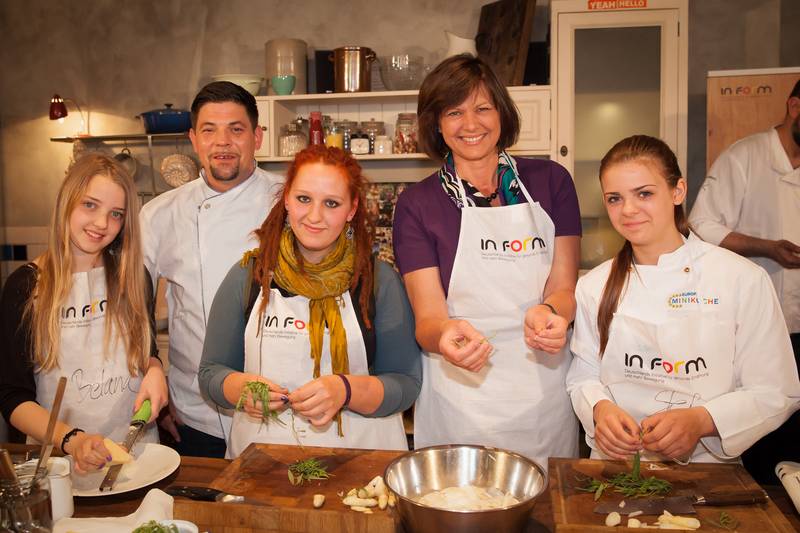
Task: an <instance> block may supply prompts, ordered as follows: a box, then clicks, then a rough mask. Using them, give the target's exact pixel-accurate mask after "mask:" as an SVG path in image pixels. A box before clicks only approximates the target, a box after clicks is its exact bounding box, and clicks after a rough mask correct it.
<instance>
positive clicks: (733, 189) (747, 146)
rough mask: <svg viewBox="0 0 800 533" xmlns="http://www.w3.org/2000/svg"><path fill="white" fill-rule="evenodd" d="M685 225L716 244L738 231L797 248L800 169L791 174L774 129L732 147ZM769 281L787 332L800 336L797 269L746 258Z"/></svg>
mask: <svg viewBox="0 0 800 533" xmlns="http://www.w3.org/2000/svg"><path fill="white" fill-rule="evenodd" d="M689 221H690V223H691V225H692V229H693V230H694V231H696V232H697V234H698V235H699V236H700V237H702V238H703V239H704V240H706V241H708V242H710V243H712V244H719V243H720V242H721V241H722V240H723V239H724V238H725V236H726V235H728V233H730V232H732V231H736V232H738V233H742V234H744V235H749V236H751V237H759V238H762V239H771V240H778V239H787V240H789V241H791V242H793V243H795V244H798V245H800V168H796V169H793V168H792V165H791V162H790V161H789V156H788V155H787V154H786V150H785V149H784V148H783V145H782V144H781V141H780V139H779V137H778V132H777V131H776V130H775V129H774V128H772V129H770V130H768V131H765V132H761V133H757V134H755V135H751V136H749V137H745V138H744V139H742V140H740V141H738V142H736V143H734V144H733V145H732V146H730V147H729V148H728V149H727V150H725V151H724V152H722V154H721V155H720V156H719V158H717V160H716V161H715V162H714V164H713V165H712V166H711V170H709V172H708V177H707V178H706V180H705V182H704V183H703V187H702V188H701V189H700V192H699V193H698V195H697V200H696V201H695V203H694V207H693V208H692V212H691V215H690V216H689ZM750 259H751V260H752V261H754V262H755V263H756V264H758V265H760V266H762V267H764V269H765V270H766V271H767V272H768V273H769V275H770V278H772V283H773V284H774V285H775V291H776V292H777V293H778V298H779V299H780V301H781V306H782V308H783V314H784V316H785V318H786V324H787V326H788V327H789V332H790V333H800V269H786V268H783V267H781V266H780V265H779V264H778V263H776V262H775V261H773V260H772V259H769V258H766V257H752V258H750Z"/></svg>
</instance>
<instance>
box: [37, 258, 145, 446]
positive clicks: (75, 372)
mask: <svg viewBox="0 0 800 533" xmlns="http://www.w3.org/2000/svg"><path fill="white" fill-rule="evenodd" d="M105 310H106V275H105V268H103V267H100V268H95V269H92V270H91V271H89V272H78V273H75V274H73V275H72V290H71V291H70V293H69V297H68V298H67V301H66V302H65V303H64V307H63V308H62V314H61V357H60V358H59V367H56V368H54V369H52V370H50V371H48V372H36V374H35V380H36V401H37V402H39V404H40V405H41V406H42V407H44V408H45V409H47V410H48V411H49V410H50V408H51V407H52V405H53V399H54V397H55V394H56V389H57V388H58V379H59V378H60V377H61V376H66V378H67V387H66V389H65V390H64V399H63V401H62V404H61V412H60V413H59V417H58V418H59V420H61V421H63V422H64V423H65V424H67V425H69V426H75V427H79V428H81V429H83V430H84V431H86V432H87V433H99V434H101V435H104V436H106V437H108V438H110V439H111V440H113V441H115V442H122V441H123V440H125V435H126V434H127V433H128V425H129V424H128V423H129V422H130V420H131V417H132V416H133V406H134V403H135V401H136V394H137V393H138V392H139V387H140V385H141V383H142V377H141V376H140V375H139V376H136V377H133V376H131V375H130V372H128V363H127V358H126V354H125V353H126V352H125V346H124V343H123V342H122V340H121V339H120V342H117V343H115V342H114V341H113V335H112V340H111V342H109V346H108V349H109V353H108V354H107V355H106V354H105V353H104V352H103V339H104V336H105V327H106V313H105ZM139 440H140V441H141V442H158V431H157V429H156V426H155V424H150V425H149V427H148V429H147V430H146V431H145V432H144V433H143V434H142V436H141V437H140V438H139ZM29 441H30V439H29Z"/></svg>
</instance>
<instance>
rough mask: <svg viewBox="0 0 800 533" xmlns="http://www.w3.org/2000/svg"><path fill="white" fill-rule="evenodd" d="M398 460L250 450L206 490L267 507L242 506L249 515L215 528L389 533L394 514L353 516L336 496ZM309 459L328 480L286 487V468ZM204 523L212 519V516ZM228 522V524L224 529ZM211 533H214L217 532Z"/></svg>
mask: <svg viewBox="0 0 800 533" xmlns="http://www.w3.org/2000/svg"><path fill="white" fill-rule="evenodd" d="M399 455H401V452H392V451H378V450H350V449H342V448H320V447H311V446H306V447H304V448H300V447H297V446H280V445H271V444H251V445H250V446H248V448H247V449H246V450H245V451H244V453H242V455H241V456H239V458H238V459H236V460H235V461H233V462H232V463H231V464H230V465H228V467H227V468H225V470H224V471H223V472H222V473H221V474H220V475H219V476H218V477H217V478H216V479H215V480H214V482H213V483H211V486H212V487H213V488H215V489H217V490H221V491H223V492H227V493H230V494H237V495H242V496H246V497H247V498H251V499H253V500H256V501H259V502H263V503H264V504H266V506H265V507H261V506H244V505H242V507H252V509H242V510H241V511H240V512H238V513H237V514H235V515H231V516H226V517H225V520H226V523H225V524H218V525H224V526H225V527H239V526H244V527H254V528H259V527H260V528H264V529H262V530H263V531H269V532H272V531H293V532H294V531H297V532H305V531H308V532H318V531H326V532H332V533H338V532H345V531H347V532H349V533H355V532H359V531H364V532H366V531H369V532H371V533H384V532H385V533H394V531H395V529H396V525H395V516H394V511H388V510H387V511H380V510H376V511H375V513H374V514H372V515H365V514H362V513H358V512H356V511H352V510H350V508H349V507H347V506H345V505H343V504H342V501H341V498H340V497H339V496H338V494H337V493H339V492H347V491H348V490H350V489H352V488H354V487H363V486H364V485H365V484H367V483H368V482H369V481H370V480H371V479H372V478H373V477H375V476H377V475H383V472H384V470H385V469H386V466H387V465H388V464H389V463H390V462H391V461H392V460H393V459H394V458H396V457H398V456H399ZM310 457H316V458H318V459H320V460H321V461H323V462H325V464H327V465H328V472H330V473H331V474H332V476H331V478H330V479H327V480H324V481H317V482H314V483H305V484H303V485H300V486H295V485H291V484H290V483H289V479H288V475H287V470H288V465H290V464H291V463H294V462H295V461H298V460H301V459H308V458H310ZM314 494H324V495H325V505H324V507H323V509H314V508H313V506H312V504H311V502H312V498H313V495H314ZM237 505H241V504H237ZM198 512H199V511H198ZM209 518H214V517H213V513H210V514H209ZM228 520H230V521H232V522H233V523H228V522H227V521H228ZM398 522H399V520H398ZM212 530H213V531H214V532H215V533H217V528H216V527H214V528H213V529H212ZM260 531H261V530H260Z"/></svg>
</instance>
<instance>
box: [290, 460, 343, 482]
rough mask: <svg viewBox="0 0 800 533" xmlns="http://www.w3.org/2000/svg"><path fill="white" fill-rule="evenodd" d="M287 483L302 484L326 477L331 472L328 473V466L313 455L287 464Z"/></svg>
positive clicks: (329, 475)
mask: <svg viewBox="0 0 800 533" xmlns="http://www.w3.org/2000/svg"><path fill="white" fill-rule="evenodd" d="M288 474H289V483H291V484H292V485H302V484H303V483H304V482H306V481H313V480H318V479H328V478H329V477H331V476H332V475H333V474H330V473H328V467H327V466H326V465H325V463H323V462H322V461H320V460H319V459H316V458H315V457H312V458H310V459H304V460H302V461H297V462H296V463H292V464H291V465H289V470H288Z"/></svg>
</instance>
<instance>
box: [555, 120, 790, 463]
mask: <svg viewBox="0 0 800 533" xmlns="http://www.w3.org/2000/svg"><path fill="white" fill-rule="evenodd" d="M600 182H601V186H602V191H603V197H604V199H605V205H606V210H607V211H608V216H609V218H610V220H611V223H612V225H613V226H614V228H615V229H616V230H617V231H618V232H619V233H620V234H621V235H622V236H623V237H624V238H625V239H626V242H625V245H624V246H623V248H622V250H620V252H619V253H618V254H617V256H616V257H615V258H614V259H612V260H609V261H607V262H605V263H603V264H602V265H600V266H598V267H597V268H595V269H594V270H592V271H591V272H589V273H588V274H586V275H585V276H583V277H582V278H581V279H580V280H579V281H578V286H577V289H576V299H577V303H578V312H577V316H576V319H575V332H574V335H573V337H572V345H571V347H572V351H573V353H574V355H575V358H574V359H573V362H572V366H571V368H570V371H569V374H568V377H567V388H568V390H569V393H570V395H571V398H572V404H573V407H574V408H575V411H576V413H577V414H578V417H579V418H580V420H581V422H582V423H583V426H584V428H585V430H586V440H587V443H588V444H589V446H591V448H592V456H593V457H600V458H609V457H610V458H616V459H621V458H624V457H625V456H627V455H630V454H633V453H635V452H636V451H643V453H644V457H645V458H647V459H650V460H663V459H667V460H668V459H673V460H676V461H696V462H723V461H735V460H737V458H738V457H739V455H741V453H742V452H743V451H745V450H746V449H747V448H748V447H749V446H751V445H752V444H753V443H754V442H756V441H757V440H758V439H759V438H761V437H762V436H763V435H765V434H766V433H768V432H770V431H772V430H774V429H775V428H777V427H778V426H780V425H781V423H782V422H783V421H784V420H786V419H787V418H788V417H789V416H790V415H791V413H792V412H794V411H795V410H796V409H797V408H798V400H799V399H800V383H798V379H797V372H796V369H795V362H794V357H793V355H792V350H791V346H790V343H789V334H788V332H787V330H786V323H785V322H784V320H783V316H782V314H781V310H780V305H779V303H778V300H777V298H776V296H775V291H774V289H773V287H772V284H771V283H770V279H769V277H768V276H767V274H766V272H765V271H764V270H763V269H762V268H760V267H758V266H755V265H754V264H753V263H751V262H750V261H748V260H746V259H745V258H743V257H740V256H738V255H736V254H734V253H732V252H730V251H728V250H725V249H723V248H719V247H717V246H713V245H711V244H708V243H705V242H703V241H701V240H700V239H699V238H697V237H696V236H695V235H694V234H692V233H691V232H690V231H689V228H688V224H687V222H686V217H685V214H684V212H683V206H682V203H683V201H684V198H685V196H686V179H685V178H683V177H681V173H680V169H679V168H678V163H677V160H676V158H675V155H674V154H673V153H672V151H671V150H670V149H669V147H668V146H667V145H666V144H665V143H664V142H662V141H660V140H659V139H655V138H653V137H648V136H644V135H637V136H633V137H629V138H627V139H624V140H622V141H620V142H619V143H617V144H616V145H615V146H614V147H613V148H612V149H611V150H610V151H609V152H608V154H606V156H605V157H604V158H603V160H602V162H601V164H600ZM778 460H780V458H776V462H777V461H778Z"/></svg>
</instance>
